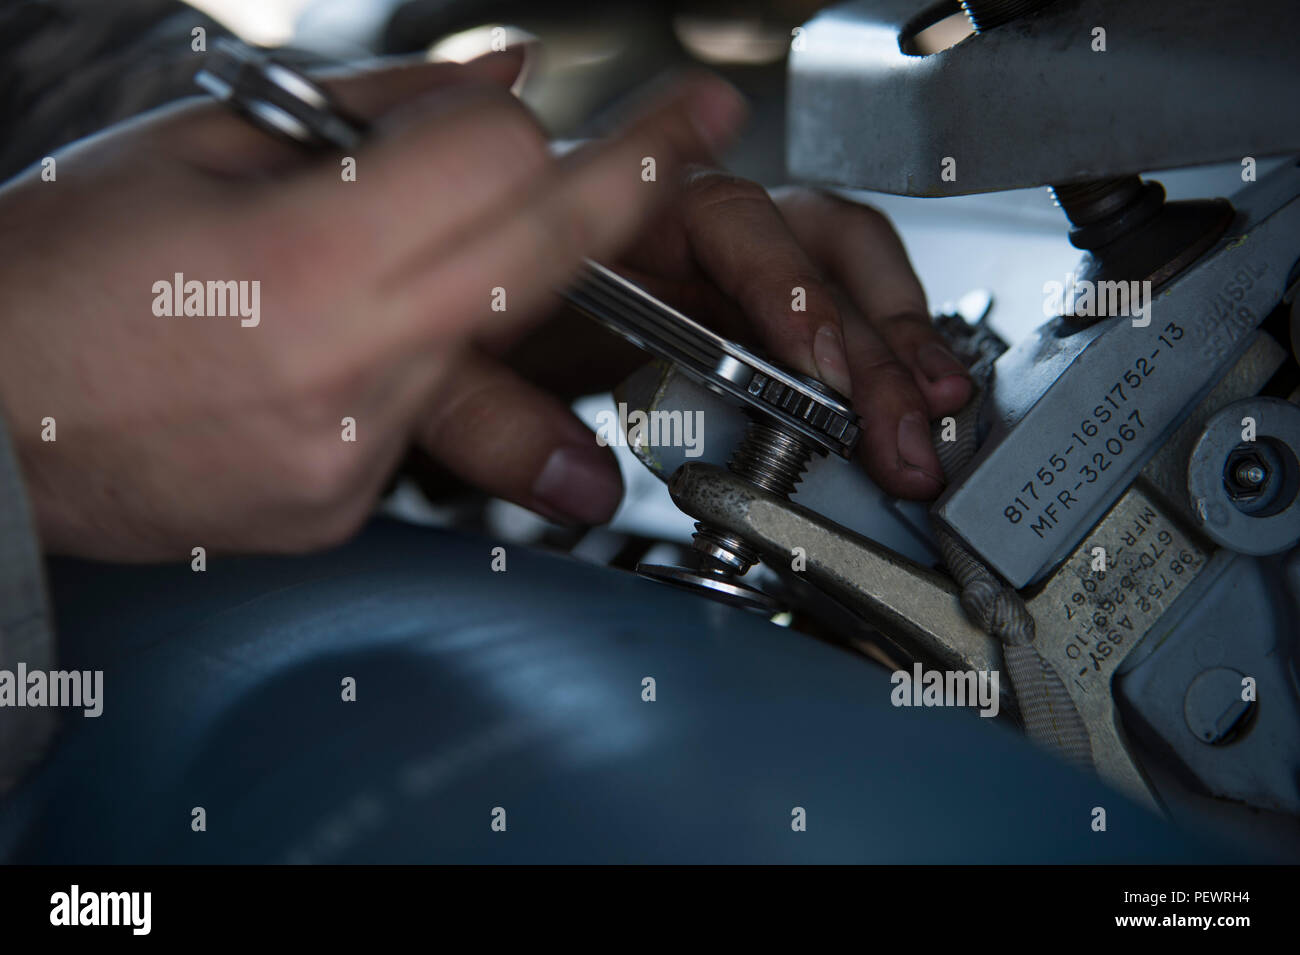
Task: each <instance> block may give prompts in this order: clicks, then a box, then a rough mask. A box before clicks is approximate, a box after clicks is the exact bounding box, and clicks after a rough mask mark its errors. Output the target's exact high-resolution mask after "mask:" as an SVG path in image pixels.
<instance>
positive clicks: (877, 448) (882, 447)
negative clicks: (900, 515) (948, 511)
mask: <svg viewBox="0 0 1300 955" xmlns="http://www.w3.org/2000/svg"><path fill="white" fill-rule="evenodd" d="M840 308H841V311H842V313H843V315H844V339H845V345H846V348H847V352H848V361H849V366H850V367H851V368H852V369H853V391H852V396H853V407H854V409H855V410H856V411H857V412H858V415H859V416H860V417H861V419H862V445H861V447H860V449H859V454H860V456H861V457H862V459H863V463H864V464H865V465H866V468H867V473H868V474H870V475H871V477H872V479H873V480H874V481H875V482H876V483H877V484H878V485H880V487H881V488H882V489H884V490H885V491H887V492H889V493H890V494H893V495H896V496H898V497H905V498H912V499H916V500H928V499H930V498H932V497H934V496H935V495H937V494H938V493H939V491H941V490H942V489H943V483H944V482H943V469H942V467H941V466H940V464H939V458H938V456H937V455H936V454H935V452H934V446H933V445H932V444H931V441H930V419H929V415H928V414H927V413H926V411H925V399H924V398H923V397H922V395H921V392H920V390H919V389H918V388H917V386H916V382H915V380H914V379H913V376H912V374H911V372H910V371H909V370H908V369H907V368H905V367H904V366H903V365H902V364H901V363H900V362H899V361H898V359H897V357H895V355H894V352H893V350H892V349H891V348H890V346H889V344H888V342H886V341H885V339H884V338H883V337H881V335H880V334H879V332H877V331H876V329H875V328H874V327H872V325H871V323H870V322H869V321H867V319H866V318H865V317H864V316H863V315H862V313H861V312H859V311H858V310H857V308H856V307H855V306H854V305H853V304H852V303H851V302H849V301H847V299H842V300H841V304H840Z"/></svg>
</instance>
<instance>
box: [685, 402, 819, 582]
mask: <svg viewBox="0 0 1300 955" xmlns="http://www.w3.org/2000/svg"><path fill="white" fill-rule="evenodd" d="M811 458H812V448H811V447H809V446H808V444H807V443H806V442H805V441H804V439H803V438H801V437H800V436H799V435H798V434H796V433H795V432H793V431H790V430H787V429H786V428H783V427H781V426H780V425H778V424H776V423H775V422H774V421H760V420H758V419H756V418H750V420H749V423H748V425H747V426H746V428H745V437H744V439H743V440H742V441H741V442H740V446H739V447H737V448H736V450H735V452H733V454H732V455H731V460H730V461H728V462H727V468H728V469H729V470H730V471H731V472H732V473H733V474H735V475H737V476H739V477H743V478H745V479H746V480H747V481H750V482H752V483H754V484H756V485H758V486H759V487H761V488H763V490H765V491H771V492H772V493H773V494H776V495H779V496H780V497H783V498H789V497H790V495H791V494H793V493H794V487H795V485H796V484H798V483H799V481H800V479H801V478H802V477H803V472H804V469H805V468H807V466H808V462H809V460H811ZM692 543H693V546H694V547H695V549H696V550H697V551H699V552H700V553H701V554H702V555H703V559H704V565H705V567H706V568H707V569H710V570H717V571H721V572H724V573H727V574H735V575H738V576H739V575H742V574H744V573H745V572H746V571H748V570H749V568H750V567H752V566H753V565H754V564H756V563H758V552H757V551H756V550H755V549H754V548H753V546H751V545H750V544H749V543H747V542H746V541H744V540H743V539H741V538H739V537H736V536H735V535H734V534H729V533H727V532H726V531H722V530H718V529H717V528H714V527H711V526H709V525H708V524H704V523H697V524H696V525H695V534H694V539H693V542H692Z"/></svg>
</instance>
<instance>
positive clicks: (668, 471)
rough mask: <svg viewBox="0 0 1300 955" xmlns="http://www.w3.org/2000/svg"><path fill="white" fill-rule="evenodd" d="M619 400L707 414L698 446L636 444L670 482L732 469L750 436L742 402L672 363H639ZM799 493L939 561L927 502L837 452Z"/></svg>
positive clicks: (839, 520)
mask: <svg viewBox="0 0 1300 955" xmlns="http://www.w3.org/2000/svg"><path fill="white" fill-rule="evenodd" d="M614 397H615V399H616V400H617V401H619V402H622V403H623V404H624V405H626V407H627V408H628V411H629V413H632V412H634V411H640V412H642V413H643V414H645V415H646V416H647V417H648V416H650V415H653V414H659V415H663V416H667V417H671V416H674V415H676V416H678V417H681V416H684V415H688V414H696V415H698V416H699V421H700V424H701V431H700V434H699V435H698V437H699V439H700V440H699V444H698V446H697V447H696V448H694V449H687V448H685V447H682V446H680V445H645V444H641V445H634V446H632V447H631V451H632V452H633V454H635V455H636V457H637V459H638V460H640V462H641V463H642V464H644V465H645V466H646V468H647V469H649V470H650V472H651V473H653V474H654V475H655V476H657V477H658V478H659V479H660V480H662V481H664V482H665V483H667V482H668V479H669V478H670V477H671V476H672V475H673V473H674V472H675V471H676V470H677V469H678V468H680V467H681V466H682V465H683V464H691V463H702V464H713V465H717V466H718V467H725V466H726V464H727V462H728V461H729V460H730V456H731V454H732V453H733V450H734V449H735V448H736V447H737V446H738V445H739V444H740V442H741V441H742V440H743V439H744V433H745V428H746V427H747V424H748V421H747V419H746V417H745V415H744V414H743V413H742V412H741V410H740V409H739V408H737V407H736V406H735V405H734V404H732V403H730V402H728V401H727V400H726V399H724V398H722V397H719V396H718V395H716V394H714V393H713V392H712V391H709V390H708V389H707V388H705V387H704V386H703V385H701V384H699V383H698V382H697V381H696V380H695V379H693V378H691V377H690V376H688V375H685V374H682V373H681V372H680V371H678V370H677V369H676V368H675V367H674V366H672V365H670V364H667V363H665V362H652V363H650V364H647V365H645V366H643V367H641V368H639V369H638V370H637V371H635V372H634V373H633V374H632V375H631V376H629V377H628V378H627V379H625V380H624V381H623V382H622V383H621V384H620V385H619V386H618V388H616V389H615V391H614ZM692 453H695V454H698V457H693V456H691V455H692ZM791 497H792V499H793V500H794V501H795V502H796V503H797V504H799V505H801V506H803V507H806V508H809V509H810V510H812V511H815V512H816V513H818V514H821V515H823V516H824V517H825V518H826V519H827V520H829V521H832V522H834V523H835V524H839V525H841V526H843V527H846V528H848V529H849V530H850V531H853V532H854V533H856V534H861V535H862V536H864V537H869V538H871V539H872V540H874V541H879V542H880V543H881V544H883V545H885V546H887V547H889V548H890V549H891V550H894V551H897V552H898V553H900V554H902V555H903V556H904V557H907V558H909V559H910V560H912V561H914V562H916V563H919V564H926V565H930V564H934V563H935V562H937V561H938V560H939V553H938V550H937V549H936V548H935V547H934V544H933V542H932V540H931V538H930V529H929V517H928V513H927V508H926V506H925V505H924V504H922V503H920V502H918V501H903V500H899V499H897V498H893V497H890V496H888V495H886V494H885V493H884V492H883V491H881V490H880V488H879V487H878V486H877V485H876V484H875V483H874V482H873V481H872V480H871V479H870V478H869V477H867V473H866V471H865V470H864V469H863V468H861V467H856V466H854V465H853V464H850V463H848V462H845V461H842V460H840V459H839V458H837V457H833V456H830V455H827V456H825V457H822V456H814V457H813V459H812V461H811V462H809V464H808V468H807V470H806V471H805V472H804V475H803V480H801V481H800V482H799V484H798V485H796V486H795V489H794V493H793V494H792V495H791Z"/></svg>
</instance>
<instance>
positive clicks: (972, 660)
mask: <svg viewBox="0 0 1300 955" xmlns="http://www.w3.org/2000/svg"><path fill="white" fill-rule="evenodd" d="M668 489H669V491H670V492H671V493H672V495H673V500H674V501H675V502H676V504H677V506H678V507H680V508H681V509H682V510H683V511H685V512H686V513H688V514H690V515H691V516H692V517H695V518H698V519H699V520H701V521H707V522H709V523H710V524H714V525H717V526H718V527H722V528H724V529H726V530H728V531H731V532H733V533H735V534H737V535H740V536H742V537H744V538H745V539H746V540H748V541H749V542H750V543H752V544H753V545H754V546H755V547H756V548H758V550H759V551H760V552H761V553H762V554H763V556H764V558H765V559H766V561H767V563H768V564H769V566H774V567H790V566H791V563H792V560H793V559H794V558H795V557H796V556H799V557H801V558H802V561H803V562H804V569H803V570H802V571H801V572H800V573H799V576H800V577H802V578H804V579H805V580H807V581H808V582H810V583H812V584H813V585H814V586H816V587H817V588H818V589H820V590H821V591H822V592H823V593H826V594H828V595H829V596H831V597H833V598H835V600H836V601H838V602H839V603H841V604H843V605H844V606H845V607H847V608H848V609H849V610H851V611H853V612H854V613H856V614H857V615H858V616H859V617H861V618H862V619H863V620H865V621H867V622H868V623H870V624H871V625H872V626H874V627H876V628H877V629H878V630H879V631H880V632H881V634H882V635H883V636H885V637H886V638H887V639H889V640H890V641H892V642H894V643H896V644H897V645H898V647H899V648H900V649H902V650H903V651H904V652H905V653H907V654H909V655H911V656H912V657H914V658H915V659H918V660H921V661H922V662H923V663H925V664H926V665H927V666H933V667H935V668H937V669H943V670H999V671H1000V670H1001V669H1002V648H1001V646H1000V645H999V644H998V642H997V641H996V640H994V639H993V638H992V637H990V636H989V635H988V634H987V633H985V632H984V631H983V630H981V629H979V628H978V627H977V626H976V625H975V624H973V623H971V622H970V620H968V619H967V617H966V614H965V612H964V611H963V610H962V607H961V603H960V600H959V599H958V595H957V588H956V584H954V583H953V581H952V580H951V579H949V578H948V577H946V576H945V575H943V574H940V573H938V572H936V571H933V570H930V569H928V568H926V567H921V566H919V565H917V564H914V563H912V562H911V561H909V560H907V559H906V558H904V557H901V556H899V555H898V554H895V553H893V552H892V551H890V550H889V549H888V548H887V547H882V546H881V545H880V544H877V543H875V542H874V541H870V540H867V539H865V538H863V537H859V536H858V535H856V534H854V533H852V532H850V531H848V530H846V529H844V528H843V527H839V526H836V525H834V524H831V523H830V522H828V521H826V519H825V518H823V517H821V516H820V515H818V514H816V513H814V512H812V511H810V510H808V509H806V508H803V507H800V506H798V505H797V504H793V503H791V502H789V501H786V500H782V499H781V498H779V497H777V496H776V495H773V494H770V493H768V492H766V491H764V490H762V489H761V488H758V487H755V486H754V485H752V484H750V483H748V482H746V481H744V480H742V479H740V478H738V477H737V476H736V475H734V474H732V473H730V472H729V471H726V470H723V469H722V468H718V467H715V466H713V465H708V464H685V465H683V466H682V467H681V468H679V469H678V470H677V472H676V473H675V474H673V476H672V479H671V480H670V481H669V484H668ZM796 548H799V550H798V551H796ZM1008 683H1009V681H1006V680H1003V681H999V687H1000V692H1001V694H1002V702H1001V705H1002V706H1003V707H1006V708H1008V710H1009V711H1010V712H1015V704H1014V700H1013V699H1012V697H1011V695H1010V688H1009V686H1008Z"/></svg>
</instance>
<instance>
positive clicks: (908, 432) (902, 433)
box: [898, 411, 943, 484]
mask: <svg viewBox="0 0 1300 955" xmlns="http://www.w3.org/2000/svg"><path fill="white" fill-rule="evenodd" d="M898 457H899V461H900V462H901V463H902V464H903V465H904V466H906V467H909V468H911V469H912V470H914V471H920V472H921V473H922V474H924V475H926V476H927V477H931V478H934V479H935V480H936V481H938V482H939V483H940V484H942V483H943V477H942V476H941V475H939V474H936V473H935V466H934V460H935V454H934V445H933V444H932V443H931V442H930V424H929V422H928V421H926V419H925V415H923V414H921V412H919V411H909V412H908V413H907V414H905V415H903V417H902V419H900V420H899V422H898Z"/></svg>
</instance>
